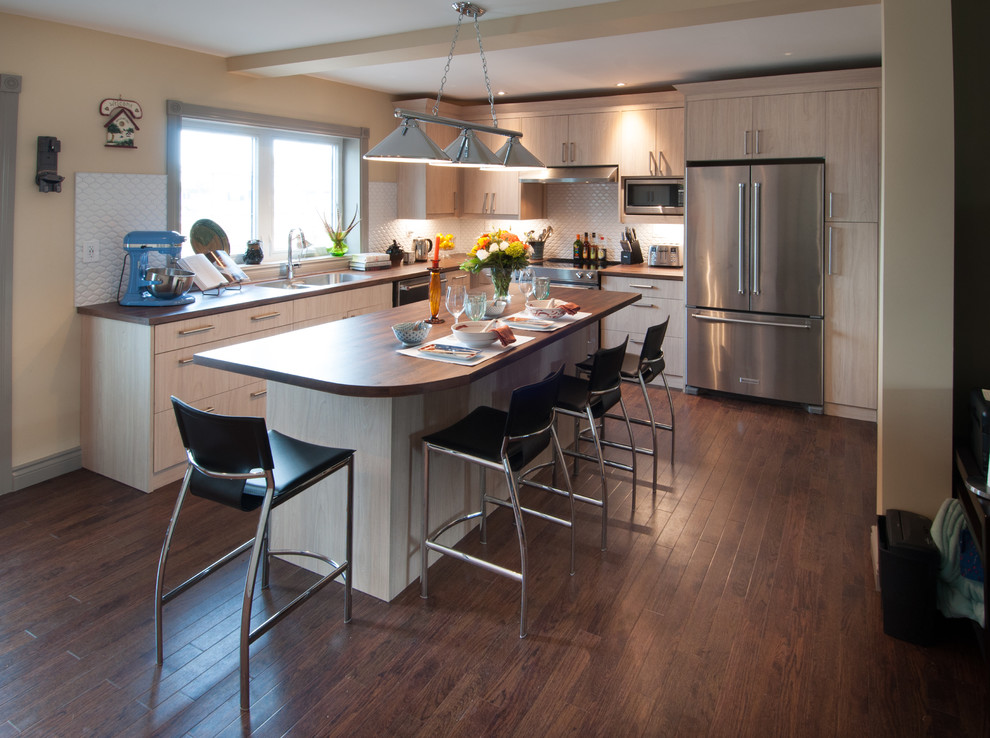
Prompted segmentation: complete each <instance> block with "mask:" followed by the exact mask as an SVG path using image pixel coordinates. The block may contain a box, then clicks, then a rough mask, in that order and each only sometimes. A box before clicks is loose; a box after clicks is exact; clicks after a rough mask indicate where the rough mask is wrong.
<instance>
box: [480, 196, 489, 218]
mask: <svg viewBox="0 0 990 738" xmlns="http://www.w3.org/2000/svg"><path fill="white" fill-rule="evenodd" d="M481 212H483V213H487V212H488V193H487V192H486V193H485V199H484V200H483V201H482V203H481Z"/></svg>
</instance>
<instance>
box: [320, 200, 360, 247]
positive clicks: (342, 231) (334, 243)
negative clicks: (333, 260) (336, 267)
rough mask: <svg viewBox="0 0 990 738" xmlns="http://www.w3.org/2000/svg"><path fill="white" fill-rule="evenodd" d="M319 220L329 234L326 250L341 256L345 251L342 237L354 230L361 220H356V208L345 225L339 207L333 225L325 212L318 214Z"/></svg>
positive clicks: (345, 245)
mask: <svg viewBox="0 0 990 738" xmlns="http://www.w3.org/2000/svg"><path fill="white" fill-rule="evenodd" d="M320 220H322V221H323V227H324V228H326V231H327V235H328V236H330V244H331V245H330V248H329V249H327V251H328V252H329V253H330V254H332V255H333V256H343V255H344V254H346V253H347V244H346V243H344V239H345V238H347V234H348V233H350V232H351V231H353V230H354V226H356V225H357V224H358V223H360V222H361V221H359V220H358V211H357V208H356V207H355V208H354V217H353V218H351V222H350V223H348V224H347V225H346V226H345V225H344V218H343V216H342V215H341V212H340V208H337V219H336V221H335V222H334V224H333V225H331V224H330V221H328V220H327V217H326V215H325V214H320Z"/></svg>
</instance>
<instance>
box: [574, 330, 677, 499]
mask: <svg viewBox="0 0 990 738" xmlns="http://www.w3.org/2000/svg"><path fill="white" fill-rule="evenodd" d="M669 322H670V318H667V320H665V321H663V322H662V323H658V324H657V325H653V326H650V327H649V328H648V329H647V331H646V335H645V336H644V337H643V342H642V343H643V346H642V348H641V349H640V352H639V356H638V357H636V356H635V355H634V354H627V355H626V357H625V360H624V361H623V365H622V371H621V376H622V381H623V382H632V383H635V384H638V385H639V387H640V389H641V390H642V392H643V400H644V402H645V403H646V414H647V416H648V417H647V418H634V417H630V418H629V422H630V423H635V424H636V425H645V426H646V427H648V428H649V429H650V434H651V436H652V438H653V443H652V447H651V448H642V447H636V453H638V454H643V455H645V456H651V457H652V458H653V494H654V496H656V493H657V458H658V455H657V452H658V447H659V444H658V442H657V431H658V430H665V431H670V466H671V468H673V466H674V403H673V400H671V397H670V385H668V384H667V375H666V374H664V369H666V367H667V363H666V361H665V360H664V357H663V339H664V338H665V337H666V335H667V324H668V323H669ZM577 369H578V371H581V372H585V373H587V372H589V371H591V357H590V356H589V357H588V358H587V359H585V360H584V361H582V362H581V363H580V364H578V365H577ZM658 376H659V377H660V379H661V380H663V388H664V391H666V393H667V407H668V408H670V423H669V424H668V423H658V422H657V421H656V416H655V415H654V412H653V403H651V402H650V393H649V392H647V390H646V385H648V384H650V383H651V382H652V381H653V380H654V379H656V377H658ZM605 417H606V418H611V419H612V420H622V419H623V418H622V416H621V415H616V414H614V413H606V414H605ZM601 443H602V445H603V446H607V447H609V448H622V449H626V450H629V446H627V445H626V444H624V443H618V442H616V441H607V440H605V437H604V433H603V434H602V438H601ZM635 495H636V491H635V489H633V504H634V505H635V502H636V497H635Z"/></svg>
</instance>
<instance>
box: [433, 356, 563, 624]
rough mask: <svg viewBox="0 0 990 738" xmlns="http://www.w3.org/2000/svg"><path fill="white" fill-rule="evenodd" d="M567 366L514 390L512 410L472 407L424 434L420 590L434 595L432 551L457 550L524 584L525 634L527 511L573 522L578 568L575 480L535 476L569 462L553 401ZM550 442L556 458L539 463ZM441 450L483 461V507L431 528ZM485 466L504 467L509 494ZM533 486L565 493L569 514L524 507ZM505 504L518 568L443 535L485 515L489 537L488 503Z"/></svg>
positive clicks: (466, 558)
mask: <svg viewBox="0 0 990 738" xmlns="http://www.w3.org/2000/svg"><path fill="white" fill-rule="evenodd" d="M562 375H563V369H562V368H561V369H559V370H557V371H556V372H555V373H553V374H551V375H550V376H549V377H547V378H546V379H544V380H542V381H540V382H536V383H535V384H531V385H527V386H525V387H519V388H518V389H516V390H514V391H513V392H512V396H511V398H510V400H509V409H508V412H505V411H502V410H497V409H495V408H492V407H488V406H484V405H483V406H481V407H478V408H475V409H474V410H472V411H471V412H470V413H469V414H468V415H467V416H465V417H464V418H462V419H461V420H459V421H457V422H456V423H454V424H453V425H451V426H449V427H447V428H444V429H442V430H439V431H437V432H435V433H431V434H429V435H427V436H425V437H424V438H423V465H424V484H423V538H422V540H423V545H422V547H421V566H422V568H421V574H420V587H421V590H420V595H421V596H422V597H423V598H426V597H428V596H429V578H428V577H429V560H428V557H429V552H430V551H437V552H438V553H441V554H445V555H448V556H453V557H455V558H458V559H460V560H461V561H466V562H467V563H470V564H474V565H475V566H479V567H481V568H483V569H486V570H487V571H491V572H493V573H495V574H499V575H501V576H505V577H508V578H510V579H513V580H515V581H517V582H519V584H520V590H521V601H520V607H519V637H520V638H525V637H526V632H527V631H526V607H527V596H526V595H527V583H528V568H529V566H528V556H529V544H528V540H527V537H526V526H525V523H524V521H523V517H522V513H528V514H532V515H537V516H539V517H540V518H542V519H543V520H547V521H550V522H552V523H556V524H559V525H563V526H565V527H568V528H570V531H571V574H573V573H574V495H573V492H572V491H571V488H570V480H567V479H566V477H567V475H566V474H565V475H564V477H565V481H566V482H567V487H566V489H560V488H557V487H555V486H553V485H552V484H550V485H547V484H542V483H539V482H536V481H533V480H532V479H530V477H531V476H532V475H533V474H535V473H536V472H537V471H539V470H540V469H544V468H546V467H548V466H554V467H555V466H556V463H557V461H560V462H561V463H562V464H563V463H564V457H563V455H562V453H561V449H560V444H559V443H558V441H557V431H556V428H555V426H554V403H555V401H556V399H557V391H558V388H559V387H560V383H561V379H562ZM547 448H550V449H551V454H552V458H551V461H548V462H544V463H539V464H534V463H533V462H535V461H537V460H538V458H539V457H540V455H541V454H542V453H543V451H544V450H546V449H547ZM431 453H442V454H447V455H449V456H453V457H456V458H459V459H463V460H465V461H469V462H471V463H474V464H478V465H479V466H480V467H481V470H480V471H481V475H480V476H481V510H480V511H478V512H471V513H468V514H466V515H458V516H456V517H455V518H454V519H452V520H449V521H447V522H445V523H443V524H441V525H439V526H436V527H434V529H433V530H432V532H431V526H430V523H429V520H430V455H431ZM485 469H497V470H501V471H502V472H503V473H504V474H505V479H506V484H507V486H508V494H509V497H508V500H505V499H502V498H500V497H494V496H490V495H489V494H488V493H487V490H486V486H485ZM524 486H525V487H533V488H536V489H542V490H545V491H547V492H552V493H554V494H558V495H565V496H567V497H568V498H569V501H570V516H569V518H567V519H565V518H560V517H556V516H554V515H550V514H548V513H545V512H542V511H538V510H535V509H532V508H528V507H524V506H523V505H522V504H521V503H520V500H519V497H520V494H519V493H520V488H521V487H524ZM489 504H494V505H502V506H506V507H511V508H512V514H513V516H514V519H515V524H516V534H517V536H518V539H519V557H520V566H519V569H518V570H516V569H510V568H508V567H505V566H501V565H499V564H496V563H494V562H492V561H489V560H488V559H484V558H481V557H478V556H473V555H471V554H467V553H464V552H462V551H459V550H457V549H455V548H453V546H448V545H445V544H442V543H440V542H439V541H438V539H439V538H440V536H441V535H443V534H444V533H445V532H446V531H448V530H450V529H451V528H452V527H454V526H456V525H458V524H460V523H465V522H467V521H471V520H473V519H475V518H480V528H481V541H482V543H485V542H486V534H487V520H486V513H487V506H488V505H489Z"/></svg>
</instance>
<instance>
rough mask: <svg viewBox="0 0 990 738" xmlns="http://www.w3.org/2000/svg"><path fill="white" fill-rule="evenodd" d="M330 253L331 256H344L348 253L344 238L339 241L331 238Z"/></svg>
mask: <svg viewBox="0 0 990 738" xmlns="http://www.w3.org/2000/svg"><path fill="white" fill-rule="evenodd" d="M329 251H330V255H331V256H343V255H344V254H346V253H347V244H346V243H344V239H340V240H339V241H337V240H334V239H330V249H329Z"/></svg>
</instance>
